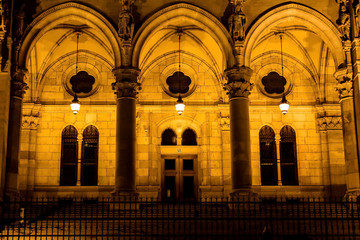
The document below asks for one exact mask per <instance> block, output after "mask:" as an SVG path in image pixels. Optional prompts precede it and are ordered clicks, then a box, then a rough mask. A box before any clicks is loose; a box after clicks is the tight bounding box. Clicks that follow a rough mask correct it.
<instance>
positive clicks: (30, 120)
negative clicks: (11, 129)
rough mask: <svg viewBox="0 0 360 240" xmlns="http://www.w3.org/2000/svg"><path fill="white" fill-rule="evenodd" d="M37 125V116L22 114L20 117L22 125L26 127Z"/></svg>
mask: <svg viewBox="0 0 360 240" xmlns="http://www.w3.org/2000/svg"><path fill="white" fill-rule="evenodd" d="M38 126H39V116H32V115H24V116H23V117H22V127H23V128H26V129H36V128H37V127H38Z"/></svg>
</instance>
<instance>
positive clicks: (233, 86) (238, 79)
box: [224, 66, 254, 98]
mask: <svg viewBox="0 0 360 240" xmlns="http://www.w3.org/2000/svg"><path fill="white" fill-rule="evenodd" d="M225 74H226V76H227V78H228V82H227V83H226V84H225V85H224V90H227V91H228V92H227V94H228V95H229V98H233V97H248V96H249V95H250V92H251V90H252V88H253V85H254V84H253V83H250V78H251V75H252V70H251V69H250V68H248V67H245V66H241V67H234V68H231V69H228V70H225Z"/></svg>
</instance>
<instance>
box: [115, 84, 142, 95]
mask: <svg viewBox="0 0 360 240" xmlns="http://www.w3.org/2000/svg"><path fill="white" fill-rule="evenodd" d="M112 88H113V90H115V94H116V96H117V97H118V98H121V97H131V98H135V97H136V95H137V94H138V90H140V89H141V87H140V83H138V82H114V83H113V84H112Z"/></svg>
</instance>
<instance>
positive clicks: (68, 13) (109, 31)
mask: <svg viewBox="0 0 360 240" xmlns="http://www.w3.org/2000/svg"><path fill="white" fill-rule="evenodd" d="M69 20H72V21H76V22H79V23H81V24H85V25H87V26H88V27H90V28H92V29H94V30H96V31H98V32H99V33H101V35H102V36H104V38H105V39H106V40H107V42H108V44H109V45H110V46H111V50H112V53H113V56H112V57H113V59H114V66H115V67H118V66H120V65H121V56H120V48H119V46H120V41H119V38H118V35H117V32H116V30H115V28H114V27H113V26H112V25H111V23H110V22H109V21H108V20H107V19H106V18H105V17H104V16H102V15H101V14H100V13H98V12H97V11H95V10H93V9H91V8H89V7H87V6H84V5H81V4H79V3H75V2H67V3H62V4H59V5H57V6H54V7H52V8H50V9H48V10H46V11H45V12H43V13H42V14H40V15H39V16H38V17H36V19H35V20H34V21H33V22H32V23H31V24H30V25H29V27H28V28H27V30H26V33H25V36H24V38H23V41H22V45H21V48H20V51H19V58H18V66H19V67H20V68H22V69H26V64H27V58H28V55H29V52H30V51H31V50H32V49H33V47H34V45H35V44H36V43H37V42H38V40H39V39H40V38H41V37H42V36H44V35H45V34H46V33H47V32H48V31H50V30H52V29H55V28H57V27H58V25H59V24H62V23H66V22H68V21H69Z"/></svg>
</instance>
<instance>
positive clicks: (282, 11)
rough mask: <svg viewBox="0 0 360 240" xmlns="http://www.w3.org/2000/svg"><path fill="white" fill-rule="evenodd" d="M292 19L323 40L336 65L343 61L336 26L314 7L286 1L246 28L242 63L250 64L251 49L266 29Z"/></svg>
mask: <svg viewBox="0 0 360 240" xmlns="http://www.w3.org/2000/svg"><path fill="white" fill-rule="evenodd" d="M294 21H299V22H301V25H302V26H303V27H304V28H306V29H307V30H308V31H311V32H314V33H315V34H316V35H317V36H318V37H319V38H321V39H322V40H323V41H324V43H325V44H326V45H327V46H328V48H329V49H330V50H331V54H332V56H333V58H334V62H335V65H336V66H339V65H341V64H342V63H344V59H345V55H344V52H343V48H342V43H341V39H340V32H339V31H338V29H337V27H336V26H335V25H334V24H333V23H332V22H331V21H330V20H329V19H328V18H326V17H325V16H324V15H322V14H321V13H319V12H317V11H316V10H314V9H311V8H309V7H307V6H304V5H300V4H296V3H287V4H285V5H281V6H279V7H277V8H275V9H272V10H271V11H269V12H267V13H265V14H264V15H263V16H261V17H260V18H259V19H257V20H256V22H255V23H254V24H253V25H252V26H251V28H250V29H249V30H248V33H247V35H246V39H245V43H244V48H245V54H244V64H245V65H246V66H250V65H251V54H252V50H253V48H254V46H255V45H256V44H257V42H258V41H259V40H260V39H261V37H262V36H264V34H265V33H266V32H267V31H268V29H270V28H273V27H276V26H278V25H286V23H287V22H288V23H292V22H294Z"/></svg>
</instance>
